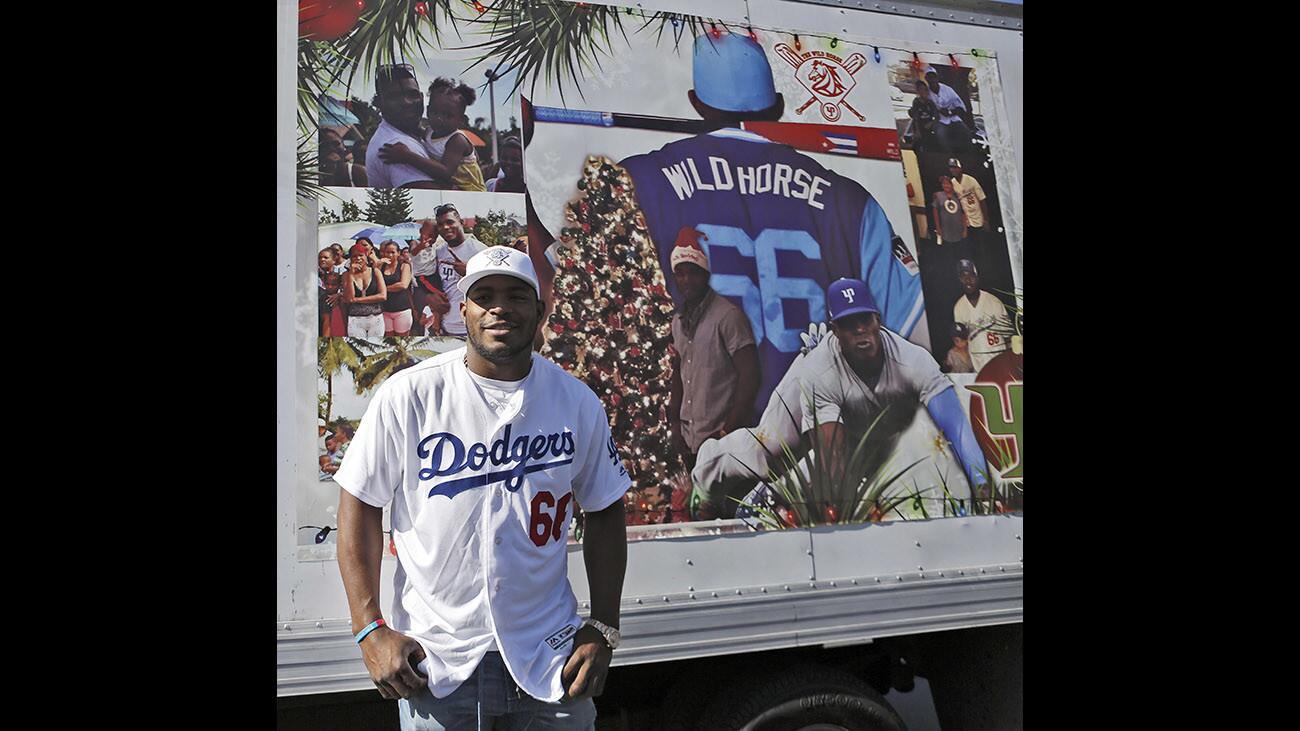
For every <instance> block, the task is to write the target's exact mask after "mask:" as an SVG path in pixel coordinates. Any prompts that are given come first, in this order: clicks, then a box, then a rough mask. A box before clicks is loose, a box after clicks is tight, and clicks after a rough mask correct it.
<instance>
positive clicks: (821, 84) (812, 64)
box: [773, 43, 867, 122]
mask: <svg viewBox="0 0 1300 731" xmlns="http://www.w3.org/2000/svg"><path fill="white" fill-rule="evenodd" d="M773 50H774V51H775V52H776V55H778V56H780V57H781V58H782V59H784V60H785V62H786V63H788V64H790V65H791V66H793V67H794V77H795V78H796V79H798V80H799V83H800V84H803V86H804V88H805V89H807V90H808V93H810V94H812V97H811V98H810V99H808V101H806V102H804V103H803V106H801V107H799V108H798V109H796V110H795V111H794V113H795V114H803V113H804V110H806V109H807V108H808V107H810V106H812V105H813V104H814V103H817V102H820V103H821V113H822V116H823V117H825V118H826V121H828V122H836V121H838V120H839V118H840V115H841V114H842V112H841V111H840V108H841V107H843V108H844V109H847V110H849V111H850V112H852V113H853V116H855V117H857V118H858V120H859V121H862V122H865V121H867V118H866V117H864V116H863V115H862V113H861V112H859V111H858V110H856V109H854V108H853V105H852V104H849V102H848V96H849V92H851V91H853V87H855V86H857V83H858V82H857V80H856V79H854V78H853V75H854V74H856V73H857V72H858V70H859V69H861V68H862V67H863V66H865V65H866V64H867V58H866V56H863V55H862V54H861V53H854V54H853V55H851V56H849V58H848V60H841V59H840V57H839V56H836V55H834V54H831V53H826V52H824V51H808V52H807V53H802V54H801V53H798V52H796V51H795V50H794V49H793V48H791V47H789V46H787V45H786V44H784V43H778V44H776V47H775V48H774V49H773Z"/></svg>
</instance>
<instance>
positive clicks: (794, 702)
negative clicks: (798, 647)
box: [699, 665, 907, 731]
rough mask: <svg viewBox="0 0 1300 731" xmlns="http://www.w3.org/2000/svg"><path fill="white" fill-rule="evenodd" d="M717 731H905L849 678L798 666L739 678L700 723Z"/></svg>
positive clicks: (869, 691)
mask: <svg viewBox="0 0 1300 731" xmlns="http://www.w3.org/2000/svg"><path fill="white" fill-rule="evenodd" d="M699 727H700V728H707V729H718V730H719V731H722V730H725V731H906V728H907V727H906V726H905V725H904V724H903V719H902V718H901V717H899V715H898V713H896V712H895V711H894V709H893V708H890V706H889V703H888V702H886V701H885V699H884V698H883V697H882V696H881V695H880V694H879V693H877V692H876V691H875V690H873V689H872V688H871V687H870V686H868V685H867V684H866V683H864V682H863V681H862V680H860V679H858V678H857V677H856V676H854V675H851V674H849V673H846V672H843V671H840V670H835V669H832V668H827V667H822V666H817V665H811V666H810V665H802V666H795V667H791V668H786V669H782V670H780V671H776V672H769V673H766V674H763V675H759V676H756V677H752V678H751V677H746V678H739V679H737V680H736V681H734V682H732V683H730V684H729V685H728V686H727V687H726V688H724V689H722V691H721V692H719V694H718V695H717V697H716V699H715V700H714V702H713V703H712V704H711V705H710V706H709V708H708V709H706V710H705V712H704V716H703V718H701V719H700V726H699Z"/></svg>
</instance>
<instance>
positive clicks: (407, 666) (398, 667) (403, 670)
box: [361, 626, 429, 700]
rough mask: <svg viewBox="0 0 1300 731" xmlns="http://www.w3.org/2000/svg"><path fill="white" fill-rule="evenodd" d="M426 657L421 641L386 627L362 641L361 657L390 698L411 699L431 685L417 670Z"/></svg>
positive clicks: (382, 694) (382, 692)
mask: <svg viewBox="0 0 1300 731" xmlns="http://www.w3.org/2000/svg"><path fill="white" fill-rule="evenodd" d="M424 657H425V656H424V648H423V647H421V646H420V643H419V642H416V641H415V640H414V639H411V638H410V637H407V636H406V635H404V634H402V633H401V632H397V631H395V630H391V629H389V628H388V627H386V626H381V627H378V628H376V629H375V630H374V631H372V632H371V633H370V634H368V635H366V638H365V639H363V640H362V641H361V659H362V660H365V662H366V669H367V670H369V671H370V680H371V681H372V682H373V683H374V684H375V687H376V688H378V689H379V695H381V696H383V697H384V698H386V699H388V700H397V699H398V698H410V697H411V696H413V695H415V694H416V693H419V692H420V691H421V690H422V689H424V688H425V687H427V686H428V682H429V679H428V678H427V677H426V676H424V675H423V674H421V673H420V672H419V671H417V670H416V669H415V666H416V665H417V664H418V663H419V662H420V661H421V660H423V659H424Z"/></svg>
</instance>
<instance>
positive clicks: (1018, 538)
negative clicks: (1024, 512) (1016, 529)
mask: <svg viewBox="0 0 1300 731" xmlns="http://www.w3.org/2000/svg"><path fill="white" fill-rule="evenodd" d="M1016 540H1017V541H1018V540H1020V534H1019V533H1017V534H1016Z"/></svg>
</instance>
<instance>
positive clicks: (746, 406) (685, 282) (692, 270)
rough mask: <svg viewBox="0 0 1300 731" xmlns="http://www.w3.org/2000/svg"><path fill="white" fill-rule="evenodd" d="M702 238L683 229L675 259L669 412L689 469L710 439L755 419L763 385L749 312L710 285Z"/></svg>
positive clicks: (672, 258) (707, 260) (676, 247)
mask: <svg viewBox="0 0 1300 731" xmlns="http://www.w3.org/2000/svg"><path fill="white" fill-rule="evenodd" d="M699 238H704V239H705V240H706V241H707V237H705V236H704V234H701V233H699V232H697V231H690V230H688V229H683V231H682V235H680V236H678V239H677V245H676V246H675V247H674V248H673V251H672V256H671V258H670V260H669V261H670V264H671V266H672V270H673V279H674V280H675V281H676V283H677V290H678V294H679V296H680V298H681V301H682V305H681V307H679V308H678V309H677V313H676V314H675V315H673V326H672V327H673V347H674V348H675V349H676V351H677V361H676V363H675V364H674V367H673V392H672V394H673V397H672V401H671V403H670V405H669V407H668V416H669V419H670V420H671V423H672V425H673V440H674V442H676V444H677V448H678V449H679V450H680V451H681V454H682V457H683V458H684V459H685V460H686V465H687V468H688V469H689V468H692V467H694V466H695V455H696V452H698V451H699V448H700V444H702V443H703V442H704V440H706V439H710V438H717V437H722V436H725V435H726V434H727V433H728V432H731V431H734V430H735V429H738V428H740V427H743V426H748V425H749V424H750V423H751V422H752V420H753V419H752V417H753V407H754V397H755V395H756V394H757V393H758V384H759V375H758V346H757V344H756V343H755V342H754V331H753V329H751V328H750V326H749V319H748V318H746V317H745V313H744V312H743V311H742V310H741V309H740V308H739V307H737V306H735V305H734V304H732V303H731V302H730V301H729V300H727V299H726V298H725V297H722V296H721V295H719V294H718V293H717V292H715V291H713V288H712V287H710V286H709V277H710V273H709V271H710V270H709V259H708V257H707V256H705V254H704V251H703V249H701V248H700V245H699V243H698V239H699Z"/></svg>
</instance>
